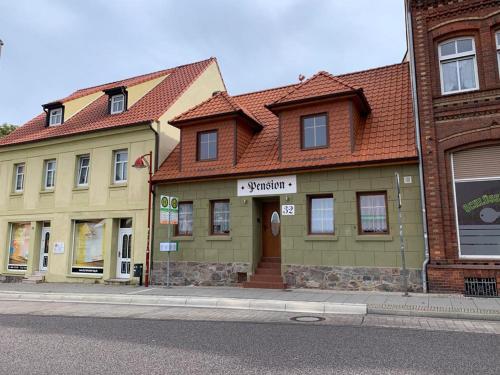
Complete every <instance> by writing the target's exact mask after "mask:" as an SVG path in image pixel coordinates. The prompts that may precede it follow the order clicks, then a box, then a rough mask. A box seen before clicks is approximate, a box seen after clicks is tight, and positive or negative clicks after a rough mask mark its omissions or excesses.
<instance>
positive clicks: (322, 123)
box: [301, 113, 328, 149]
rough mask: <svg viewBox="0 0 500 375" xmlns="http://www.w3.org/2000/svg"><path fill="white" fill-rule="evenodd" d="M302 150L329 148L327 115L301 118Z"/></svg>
mask: <svg viewBox="0 0 500 375" xmlns="http://www.w3.org/2000/svg"><path fill="white" fill-rule="evenodd" d="M301 133H302V148H303V149H311V148H321V147H326V146H328V121H327V115H326V114H325V113H323V114H317V115H311V116H304V117H302V118H301Z"/></svg>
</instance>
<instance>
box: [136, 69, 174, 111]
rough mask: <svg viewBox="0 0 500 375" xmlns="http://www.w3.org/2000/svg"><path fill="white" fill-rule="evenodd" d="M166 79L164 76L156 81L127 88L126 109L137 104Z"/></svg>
mask: <svg viewBox="0 0 500 375" xmlns="http://www.w3.org/2000/svg"><path fill="white" fill-rule="evenodd" d="M167 77H168V74H167V75H164V76H162V77H158V78H156V79H152V80H149V81H146V82H143V83H139V84H138V85H134V86H130V87H127V96H128V99H127V100H128V103H127V107H128V108H131V107H132V106H133V105H134V104H135V103H137V102H138V101H139V100H140V99H141V98H142V97H143V96H144V95H146V94H147V93H148V92H150V91H151V90H152V89H154V88H155V87H156V86H157V85H158V84H160V83H161V81H163V80H164V79H165V78H167Z"/></svg>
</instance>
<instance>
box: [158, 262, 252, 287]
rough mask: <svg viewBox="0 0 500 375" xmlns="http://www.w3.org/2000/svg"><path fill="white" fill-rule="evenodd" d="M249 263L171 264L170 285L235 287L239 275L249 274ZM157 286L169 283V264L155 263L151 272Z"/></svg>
mask: <svg viewBox="0 0 500 375" xmlns="http://www.w3.org/2000/svg"><path fill="white" fill-rule="evenodd" d="M249 269H250V265H249V264H247V263H198V262H170V285H178V286H184V285H195V286H235V285H236V284H237V283H238V282H241V281H246V278H245V279H244V280H238V273H248V272H249ZM151 282H152V284H155V285H165V284H166V283H167V262H155V263H154V268H153V271H152V272H151Z"/></svg>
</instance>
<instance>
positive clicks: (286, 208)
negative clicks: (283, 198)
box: [281, 204, 295, 216]
mask: <svg viewBox="0 0 500 375" xmlns="http://www.w3.org/2000/svg"><path fill="white" fill-rule="evenodd" d="M281 214H282V215H283V216H293V215H295V205H294V204H284V205H282V206H281Z"/></svg>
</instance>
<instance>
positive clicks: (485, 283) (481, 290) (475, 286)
mask: <svg viewBox="0 0 500 375" xmlns="http://www.w3.org/2000/svg"><path fill="white" fill-rule="evenodd" d="M465 295H466V296H478V297H496V296H497V295H498V294H497V282H496V279H495V278H494V277H485V278H479V277H466V278H465Z"/></svg>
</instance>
